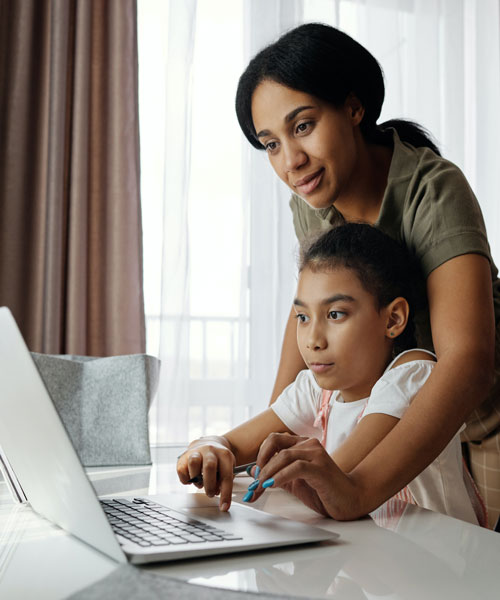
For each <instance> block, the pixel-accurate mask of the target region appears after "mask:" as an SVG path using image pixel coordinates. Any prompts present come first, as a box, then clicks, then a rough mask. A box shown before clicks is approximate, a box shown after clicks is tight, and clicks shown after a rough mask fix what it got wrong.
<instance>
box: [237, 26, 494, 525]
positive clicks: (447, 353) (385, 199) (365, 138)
mask: <svg viewBox="0 0 500 600" xmlns="http://www.w3.org/2000/svg"><path fill="white" fill-rule="evenodd" d="M383 99H384V83H383V76H382V72H381V69H380V66H379V64H378V63H377V61H376V60H375V58H374V57H373V56H372V55H371V54H370V53H369V52H368V51H367V50H366V49H364V48H363V47H362V46H361V45H359V44H358V43H357V42H355V41H354V40H353V39H352V38H350V37H349V36H348V35H346V34H344V33H342V32H340V31H338V30H337V29H335V28H333V27H329V26H326V25H321V24H306V25H302V26H300V27H298V28H296V29H294V30H292V31H290V32H288V33H287V34H285V35H283V36H282V37H281V38H280V39H279V40H278V41H277V42H275V43H274V44H272V45H270V46H268V47H267V48H265V49H264V50H262V51H261V52H260V53H259V54H258V55H257V56H256V57H255V58H254V59H253V60H252V61H251V62H250V64H249V65H248V67H247V69H246V70H245V72H244V73H243V75H242V76H241V78H240V82H239V85H238V91H237V96H236V112H237V116H238V120H239V123H240V126H241V128H242V130H243V132H244V134H245V136H246V137H247V139H248V140H249V141H250V143H251V144H252V145H253V146H254V147H255V148H258V149H265V151H266V152H267V153H268V156H269V160H270V162H271V165H272V167H273V168H274V170H275V171H276V174H277V175H278V176H279V177H280V178H281V179H282V180H283V181H284V182H285V183H286V184H287V185H288V186H289V187H290V189H291V190H292V198H291V202H290V205H291V208H292V211H293V217H294V226H295V230H296V233H297V236H298V238H299V241H303V240H305V239H306V238H307V237H308V236H311V235H314V234H316V233H317V232H319V231H322V230H326V229H328V228H330V227H332V225H333V224H334V223H335V222H336V221H338V220H342V219H344V220H347V221H364V222H367V223H370V224H373V225H375V226H376V227H379V228H380V229H382V230H383V231H385V232H386V233H387V234H389V235H390V236H391V237H393V238H395V239H396V240H398V241H400V242H401V243H403V244H405V245H406V246H407V248H408V249H409V251H410V252H411V253H412V254H413V255H414V256H415V257H416V258H417V260H418V261H419V264H420V266H421V270H422V274H423V280H424V281H425V287H426V292H427V301H428V307H427V308H424V309H422V310H421V311H420V312H419V314H417V316H416V321H417V334H418V342H419V346H421V347H425V348H428V349H429V350H434V351H435V353H436V355H437V357H438V362H437V365H436V368H435V369H434V371H433V373H432V375H431V376H430V377H429V379H428V381H427V382H426V384H425V385H424V386H423V387H422V389H421V391H420V392H419V393H418V395H417V397H416V398H415V401H414V403H413V404H412V406H411V407H410V409H409V410H408V412H407V413H406V414H405V415H404V417H403V418H402V419H401V421H400V422H399V423H398V424H397V426H396V427H394V429H393V430H392V431H391V432H390V434H389V435H388V436H387V437H386V438H384V440H382V441H381V442H380V444H379V445H378V446H376V448H374V450H373V451H372V452H371V453H370V454H369V455H368V456H367V457H366V458H365V459H364V460H363V461H362V462H361V463H360V464H359V465H358V466H357V467H356V468H355V469H354V470H353V471H351V472H350V473H349V481H350V483H349V485H347V486H346V489H345V490H343V491H342V495H344V496H345V504H346V507H345V509H346V511H347V512H349V510H352V512H353V514H352V515H351V516H352V517H353V518H355V517H356V516H360V515H361V514H365V513H366V512H369V511H370V510H372V509H373V508H375V507H376V506H379V505H380V504H381V503H382V502H383V501H384V500H386V499H387V498H389V497H390V496H392V495H393V494H394V493H396V492H397V491H398V490H400V489H401V488H403V487H404V486H405V485H406V484H407V483H408V482H409V481H411V480H412V479H413V478H414V477H415V476H416V475H417V474H418V473H420V472H421V471H422V470H423V469H424V468H425V467H427V465H429V463H430V462H432V461H433V460H434V459H435V458H436V456H438V454H439V453H440V452H441V451H442V450H443V448H444V447H445V446H446V445H447V443H448V442H449V441H450V439H451V438H452V437H453V435H454V434H455V433H456V432H457V431H458V430H459V429H460V428H461V426H462V424H463V423H464V422H467V429H466V430H465V432H463V434H462V435H463V439H465V440H468V441H470V442H471V443H470V444H469V451H470V456H471V468H472V472H473V475H474V477H475V479H476V482H477V483H478V485H479V488H480V490H481V492H482V494H483V496H484V498H485V501H486V504H487V506H488V509H489V513H490V515H489V522H490V524H491V525H493V524H494V523H495V522H496V519H497V517H498V515H499V514H500V491H499V492H497V493H496V494H495V492H494V490H495V489H496V490H500V445H499V435H498V433H499V432H500V426H499V423H500V402H499V397H500V394H499V390H498V380H499V378H498V375H497V374H498V373H500V367H499V363H500V360H499V356H500V353H498V352H495V347H497V348H498V346H499V343H498V337H497V338H496V336H495V329H496V326H495V323H498V322H499V320H500V289H499V282H498V279H497V269H496V267H495V265H494V264H493V261H492V259H491V256H490V250H489V245H488V242H487V238H486V233H485V227H484V222H483V218H482V215H481V211H480V208H479V205H478V203H477V201H476V199H475V197H474V195H473V193H472V191H471V189H470V187H469V185H468V184H467V181H466V180H465V178H464V176H463V174H462V173H461V172H460V170H459V169H458V168H457V167H456V166H455V165H453V164H451V163H450V162H448V161H446V160H444V159H443V158H441V157H440V155H439V152H438V150H437V148H436V146H435V145H434V144H433V143H432V142H431V140H430V139H429V138H428V137H427V136H426V134H425V133H424V132H423V130H422V129H421V128H419V127H418V126H417V125H415V124H413V123H410V122H406V121H397V120H395V121H390V122H387V123H384V124H382V125H377V119H378V117H379V115H380V111H381V107H382V103H383ZM495 356H496V360H495ZM303 368H305V364H304V362H303V361H302V359H301V356H300V353H299V351H298V348H297V342H296V339H295V323H294V319H293V314H292V312H291V314H290V319H289V321H288V325H287V327H286V331H285V337H284V343H283V350H282V356H281V361H280V367H279V371H278V375H277V379H276V383H275V387H274V390H273V398H272V401H274V399H276V397H277V396H278V395H279V394H280V393H281V391H282V390H283V389H284V388H285V387H286V386H287V385H288V384H289V383H291V382H292V381H293V380H294V379H295V377H296V375H297V373H298V372H299V371H300V370H301V369H303ZM429 414H433V419H432V420H429V418H428V416H427V415H429ZM270 443H272V447H271V448H269V447H268V448H267V450H266V456H271V455H272V453H273V452H275V451H278V450H281V449H283V448H285V447H293V453H285V456H286V457H287V460H289V462H290V463H293V465H294V469H295V473H296V477H297V478H300V477H301V476H302V474H303V473H302V471H301V468H302V467H301V465H302V464H303V462H301V461H303V460H305V461H307V460H313V459H312V458H310V457H307V455H306V454H304V452H305V450H303V449H302V445H301V444H302V442H301V441H300V439H299V438H296V439H291V438H290V437H289V436H286V437H283V436H279V435H277V436H273V438H272V442H270ZM282 460H283V459H282ZM380 463H383V464H384V466H385V467H386V468H385V469H384V472H383V473H382V472H381V471H380V470H379V469H377V465H378V464H380ZM478 465H484V466H485V468H484V469H481V468H478ZM352 498H356V502H355V503H351V504H350V499H352ZM349 506H352V507H354V506H355V508H352V509H350V508H349ZM354 513H356V514H354Z"/></svg>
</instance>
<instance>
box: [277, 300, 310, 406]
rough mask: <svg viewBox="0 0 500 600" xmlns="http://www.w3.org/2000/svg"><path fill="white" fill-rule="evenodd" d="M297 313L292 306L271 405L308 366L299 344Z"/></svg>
mask: <svg viewBox="0 0 500 600" xmlns="http://www.w3.org/2000/svg"><path fill="white" fill-rule="evenodd" d="M295 314H296V313H295V310H294V309H293V307H292V309H291V311H290V316H289V317H288V322H287V324H286V328H285V335H284V337H283V346H282V348H281V358H280V364H279V367H278V373H277V375H276V380H275V383H274V388H273V392H272V394H271V400H270V402H269V405H271V404H273V402H274V401H275V400H276V399H277V398H278V396H279V395H280V394H281V392H282V391H283V390H284V389H285V388H286V386H287V385H289V384H290V383H292V381H295V378H296V377H297V374H298V373H299V372H300V371H302V370H303V369H306V368H307V366H306V364H305V362H304V360H303V359H302V356H301V355H300V352H299V347H298V346H297V320H296V319H295Z"/></svg>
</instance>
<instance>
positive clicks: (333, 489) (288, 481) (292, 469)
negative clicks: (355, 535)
mask: <svg viewBox="0 0 500 600" xmlns="http://www.w3.org/2000/svg"><path fill="white" fill-rule="evenodd" d="M257 465H258V466H259V467H260V472H259V486H258V487H257V488H256V490H255V491H254V494H253V497H252V499H251V500H252V501H253V500H256V499H257V498H258V497H259V496H260V495H261V494H262V493H263V492H264V491H265V488H263V487H262V486H263V484H265V485H266V487H280V488H283V489H285V490H287V491H289V492H290V493H292V494H294V496H296V497H297V498H299V500H301V501H302V502H303V503H304V504H306V505H307V506H309V508H312V509H313V510H315V511H316V512H318V513H320V514H322V515H324V516H330V517H333V518H334V519H337V520H348V519H354V518H358V517H360V516H362V515H361V514H358V513H359V510H358V509H357V503H356V499H357V491H356V485H355V483H354V482H353V481H352V480H351V478H350V476H349V475H346V474H345V473H343V472H342V471H341V470H340V469H339V467H338V466H337V465H336V464H335V462H334V461H333V460H332V458H331V457H330V455H329V454H328V453H327V452H326V450H325V449H324V448H323V446H322V445H321V443H320V442H319V440H317V439H315V438H305V437H300V436H296V435H290V434H288V433H272V434H271V435H269V436H268V437H267V439H266V440H265V441H264V442H263V443H262V446H261V448H260V451H259V454H258V456H257ZM266 482H268V483H266Z"/></svg>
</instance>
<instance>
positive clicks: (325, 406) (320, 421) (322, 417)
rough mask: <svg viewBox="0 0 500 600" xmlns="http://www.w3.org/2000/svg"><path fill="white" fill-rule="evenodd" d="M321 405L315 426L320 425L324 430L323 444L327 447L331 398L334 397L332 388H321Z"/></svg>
mask: <svg viewBox="0 0 500 600" xmlns="http://www.w3.org/2000/svg"><path fill="white" fill-rule="evenodd" d="M321 392H322V396H321V406H320V409H319V410H318V414H317V415H316V419H315V420H314V427H320V426H321V429H322V431H323V433H322V436H321V444H322V446H323V447H326V433H327V429H328V417H329V415H330V399H331V397H332V394H333V391H332V390H321Z"/></svg>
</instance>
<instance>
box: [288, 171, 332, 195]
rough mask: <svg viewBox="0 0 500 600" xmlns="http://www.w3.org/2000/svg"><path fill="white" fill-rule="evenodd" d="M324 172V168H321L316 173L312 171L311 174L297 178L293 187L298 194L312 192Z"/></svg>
mask: <svg viewBox="0 0 500 600" xmlns="http://www.w3.org/2000/svg"><path fill="white" fill-rule="evenodd" d="M324 172H325V170H324V169H323V168H321V169H319V171H316V173H312V174H311V175H307V176H306V177H303V178H302V179H299V181H297V182H296V183H295V184H294V187H295V189H296V190H297V191H298V192H299V193H300V194H303V195H305V196H307V194H310V193H312V192H313V191H314V190H315V189H316V188H317V187H318V185H319V184H320V183H321V180H322V179H323V173H324Z"/></svg>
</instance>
